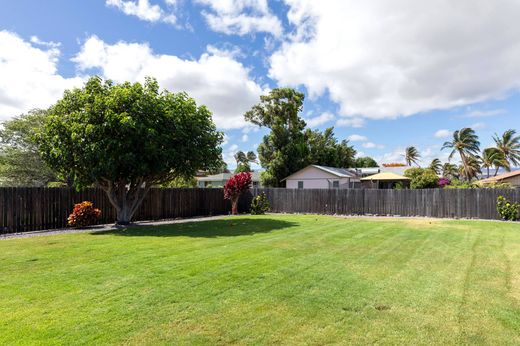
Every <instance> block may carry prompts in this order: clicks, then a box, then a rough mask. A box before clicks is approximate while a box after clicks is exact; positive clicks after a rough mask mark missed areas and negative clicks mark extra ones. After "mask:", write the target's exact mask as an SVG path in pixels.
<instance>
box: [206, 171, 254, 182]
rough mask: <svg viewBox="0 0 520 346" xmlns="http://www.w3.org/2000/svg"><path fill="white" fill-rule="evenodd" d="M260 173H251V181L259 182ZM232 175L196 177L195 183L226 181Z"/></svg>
mask: <svg viewBox="0 0 520 346" xmlns="http://www.w3.org/2000/svg"><path fill="white" fill-rule="evenodd" d="M261 173H262V172H251V180H253V181H260V174H261ZM233 175H234V174H233V173H219V174H213V175H208V176H206V177H196V179H197V181H228V180H229V178H231V176H233Z"/></svg>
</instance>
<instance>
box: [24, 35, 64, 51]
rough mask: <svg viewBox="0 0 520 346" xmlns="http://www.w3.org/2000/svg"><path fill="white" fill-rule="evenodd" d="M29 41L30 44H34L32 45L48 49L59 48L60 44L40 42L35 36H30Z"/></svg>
mask: <svg viewBox="0 0 520 346" xmlns="http://www.w3.org/2000/svg"><path fill="white" fill-rule="evenodd" d="M30 40H31V43H34V44H36V45H40V46H44V47H48V48H58V47H60V46H61V42H54V41H48V42H47V41H42V40H40V38H39V37H38V36H36V35H33V36H31V38H30Z"/></svg>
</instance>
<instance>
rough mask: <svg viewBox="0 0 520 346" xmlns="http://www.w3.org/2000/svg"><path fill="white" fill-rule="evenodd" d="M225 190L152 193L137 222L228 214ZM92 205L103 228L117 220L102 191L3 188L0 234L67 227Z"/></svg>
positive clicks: (243, 204)
mask: <svg viewBox="0 0 520 346" xmlns="http://www.w3.org/2000/svg"><path fill="white" fill-rule="evenodd" d="M223 196H224V192H223V190H222V189H151V190H150V192H149V193H148V195H147V196H146V198H145V199H144V201H143V204H142V205H141V207H140V208H139V210H138V211H137V212H136V214H135V215H134V220H160V219H172V218H177V217H191V216H206V215H223V214H228V213H229V211H230V210H231V205H230V203H229V202H228V201H225V200H224V198H223ZM82 201H92V202H93V203H94V206H95V207H96V208H99V209H101V218H100V220H99V223H100V224H104V223H113V222H114V221H115V218H116V213H115V209H114V208H113V207H112V205H111V204H110V202H109V201H108V198H107V197H106V194H105V192H104V191H103V190H101V189H86V190H84V191H81V192H77V191H75V190H74V189H70V188H32V187H30V188H10V187H8V188H0V233H15V232H30V231H37V230H43V229H54V228H62V227H66V226H67V218H68V216H69V214H70V213H71V211H72V208H73V206H74V204H75V203H79V202H82ZM250 201H251V195H250V194H246V195H245V196H244V197H243V198H242V199H241V200H240V203H239V211H240V212H245V211H248V210H249V205H250Z"/></svg>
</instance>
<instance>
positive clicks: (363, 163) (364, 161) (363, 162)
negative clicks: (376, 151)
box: [354, 157, 379, 168]
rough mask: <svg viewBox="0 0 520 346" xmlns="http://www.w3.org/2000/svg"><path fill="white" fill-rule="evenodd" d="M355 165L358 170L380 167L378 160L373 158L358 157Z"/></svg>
mask: <svg viewBox="0 0 520 346" xmlns="http://www.w3.org/2000/svg"><path fill="white" fill-rule="evenodd" d="M354 165H355V167H357V168H371V167H379V165H378V164H377V162H376V160H374V159H373V158H371V157H358V158H356V162H355V164H354Z"/></svg>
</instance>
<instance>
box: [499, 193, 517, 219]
mask: <svg viewBox="0 0 520 346" xmlns="http://www.w3.org/2000/svg"><path fill="white" fill-rule="evenodd" d="M519 208H520V204H518V203H513V202H511V201H509V200H507V199H506V198H505V197H504V196H499V197H498V198H497V211H498V213H499V214H500V216H501V217H502V219H503V220H506V221H517V220H518V209H519Z"/></svg>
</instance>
